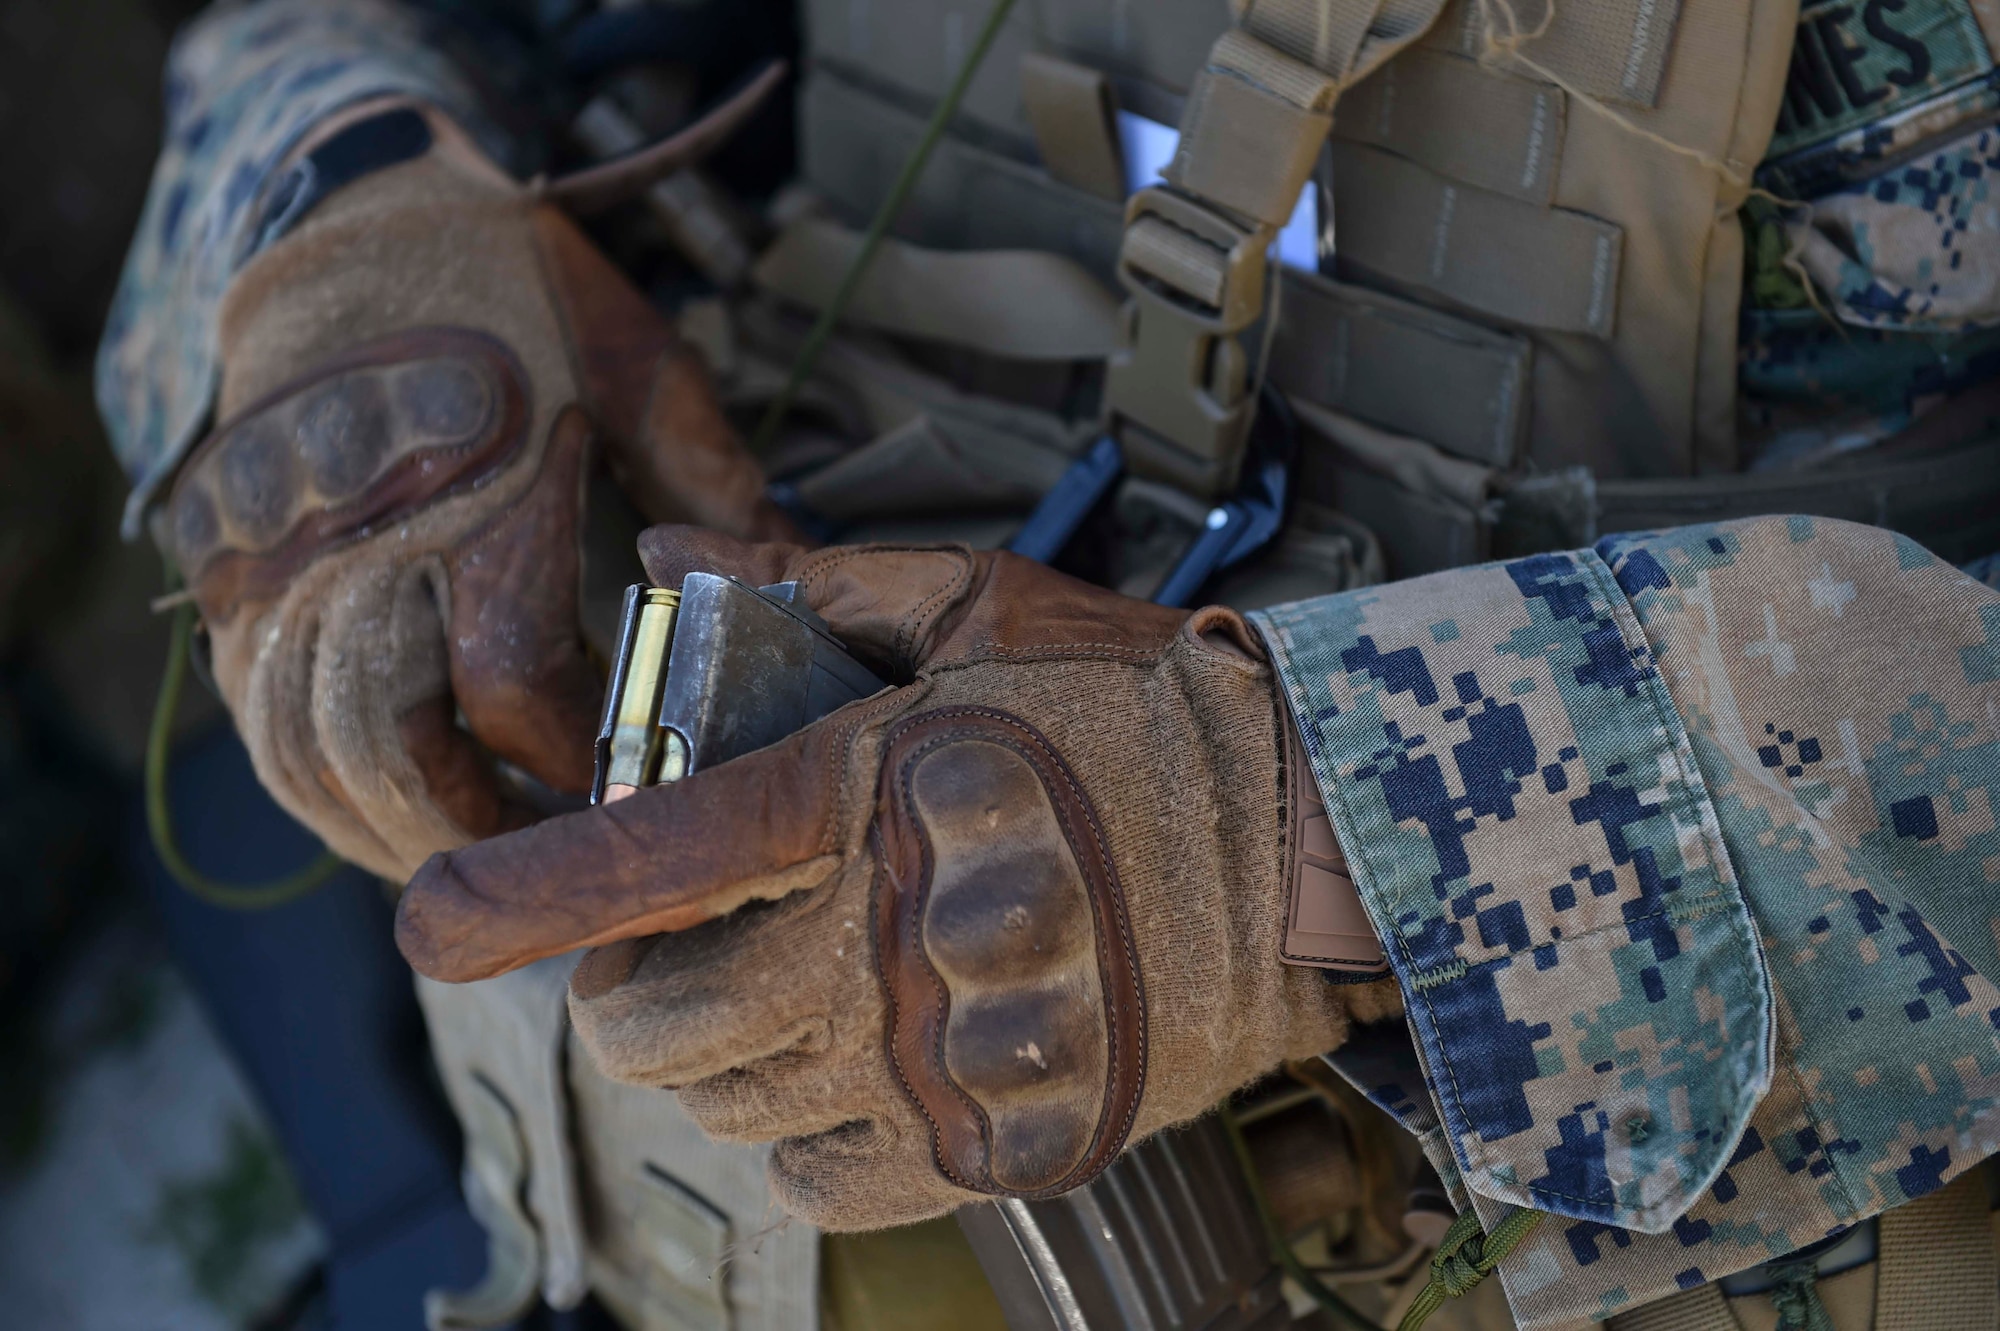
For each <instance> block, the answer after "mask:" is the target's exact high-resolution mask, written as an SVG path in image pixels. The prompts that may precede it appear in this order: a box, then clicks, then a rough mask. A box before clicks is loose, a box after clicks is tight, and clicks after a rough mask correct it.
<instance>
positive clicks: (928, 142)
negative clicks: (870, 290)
mask: <svg viewBox="0 0 2000 1331" xmlns="http://www.w3.org/2000/svg"><path fill="white" fill-rule="evenodd" d="M1013 8H1014V0H996V3H995V4H994V6H993V12H992V13H991V14H989V15H987V18H986V26H985V27H984V28H982V29H981V30H980V33H979V40H978V41H976V42H974V43H973V46H972V50H971V51H969V52H967V53H966V57H965V63H963V64H961V65H960V66H959V67H958V77H957V78H955V79H953V80H952V84H951V87H950V88H948V89H947V90H946V91H945V94H944V100H943V101H941V102H939V103H938V105H937V110H935V111H933V112H932V113H931V121H930V123H929V124H928V125H926V126H924V136H923V138H921V139H919V140H918V141H917V147H916V150H915V151H914V152H912V153H911V154H910V155H909V157H908V158H907V159H905V161H904V162H903V170H902V172H901V173H900V174H899V175H898V176H897V177H896V183H895V184H894V185H891V186H890V187H889V194H888V197H886V198H884V199H883V200H882V206H881V207H880V208H877V209H876V210H875V220H874V221H872V222H870V223H869V224H868V235H867V237H866V238H865V239H863V240H862V242H861V249H860V252H859V253H857V254H856V255H855V256H854V259H853V261H852V262H850V263H849V264H848V265H847V271H846V272H844V273H842V274H841V275H840V285H839V286H838V287H837V288H835V290H834V293H833V299H832V300H831V301H829V302H827V306H826V308H825V309H823V310H821V311H820V312H819V319H818V320H817V321H816V322H815V323H814V324H813V326H812V331H811V332H810V333H808V334H806V340H805V344H804V345H803V346H801V347H800V348H799V354H798V355H797V356H796V357H794V358H793V360H792V368H791V372H790V373H789V374H788V375H786V376H785V386H784V388H783V389H781V390H780V391H779V393H778V396H777V397H776V398H774V399H772V402H771V406H770V408H769V409H768V410H767V411H765V413H764V419H763V420H762V421H760V422H758V425H757V433H756V434H754V435H752V436H751V438H750V451H751V453H753V454H755V455H756V456H759V457H761V456H763V454H764V450H765V449H766V448H768V447H769V446H770V443H771V441H772V440H773V439H774V438H776V437H777V433H778V427H779V426H780V425H782V424H784V421H785V416H786V415H787V414H788V413H789V412H790V411H791V409H792V402H793V400H794V399H796V398H797V397H798V395H799V389H800V388H801V387H802V386H804V384H805V381H806V378H807V376H809V375H810V374H811V373H812V371H813V366H815V365H816V364H818V363H819V354H820V352H822V351H824V350H825V349H826V343H827V339H829V338H831V337H832V336H833V328H834V325H835V324H836V323H838V322H839V321H840V316H841V314H842V313H843V312H845V311H846V309H847V302H848V301H849V300H850V299H851V298H852V297H853V295H854V289H855V288H856V287H858V286H859V285H861V277H862V274H864V273H866V272H867V271H868V265H869V263H870V262H871V261H872V260H873V259H874V258H875V251H876V249H877V248H879V247H880V246H881V243H882V237H883V236H885V235H887V234H888V232H889V224H890V223H891V222H893V221H895V220H896V214H897V213H900V212H901V211H903V204H904V202H905V201H906V200H907V199H908V198H909V197H910V191H911V190H912V189H914V188H915V187H916V183H917V178H918V177H919V176H921V175H922V174H923V172H924V163H925V162H927V161H929V160H930V155H931V149H932V148H935V147H936V146H937V141H938V140H939V139H941V138H943V137H944V130H945V126H946V125H947V124H949V123H950V122H951V118H952V116H953V115H954V114H956V113H957V111H958V104H959V103H960V102H961V101H963V100H964V98H965V90H966V89H967V88H969V87H970V86H972V76H973V75H974V74H975V73H977V72H978V70H979V65H980V62H981V61H983V60H984V59H985V58H986V52H987V48H989V47H991V46H992V45H993V39H994V38H995V37H998V36H999V35H1000V25H1001V24H1002V23H1004V22H1006V19H1007V14H1008V12H1009V11H1010V10H1012V9H1013Z"/></svg>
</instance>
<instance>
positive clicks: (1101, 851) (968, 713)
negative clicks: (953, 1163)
mask: <svg viewBox="0 0 2000 1331" xmlns="http://www.w3.org/2000/svg"><path fill="white" fill-rule="evenodd" d="M955 717H977V718H980V719H983V720H988V721H993V722H996V723H998V724H999V725H1001V726H1002V727H1004V728H1005V729H1006V730H1007V731H1008V732H1009V733H1010V734H1012V735H1017V736H1019V737H1020V739H1021V740H1025V741H1026V742H1027V743H1028V744H1030V745H1032V746H1033V747H1034V748H1035V749H1036V750H1038V751H1039V752H1040V753H1041V754H1043V755H1044V756H1045V757H1046V758H1047V759H1048V760H1049V761H1048V766H1050V767H1052V768H1053V769H1054V770H1055V772H1056V774H1057V775H1058V776H1060V777H1061V778H1062V781H1063V784H1064V785H1065V786H1066V787H1067V788H1068V789H1069V792H1070V795H1071V797H1072V798H1073V799H1074V800H1075V802H1076V803H1077V804H1078V805H1080V806H1081V807H1083V808H1084V809H1086V810H1088V809H1090V808H1091V807H1092V806H1091V804H1090V801H1089V799H1088V798H1087V797H1086V796H1085V794H1084V792H1083V789H1082V787H1081V786H1079V785H1078V784H1077V781H1076V778H1075V776H1074V775H1073V774H1072V773H1071V772H1070V770H1069V765H1068V764H1067V763H1065V762H1064V761H1063V760H1062V755H1061V754H1059V753H1057V752H1056V750H1055V748H1054V747H1053V746H1052V745H1050V744H1049V743H1048V742H1047V740H1046V739H1044V738H1043V737H1042V736H1041V735H1040V734H1039V733H1037V732H1036V731H1035V730H1034V729H1033V728H1032V727H1030V726H1028V725H1027V724H1026V723H1025V722H1023V721H1022V720H1021V719H1020V718H1019V717H1016V716H1013V715H1011V714H1009V713H1006V712H1002V711H999V710H997V709H994V708H989V707H972V706H966V707H948V708H943V709H941V710H939V711H936V712H929V713H925V714H924V715H923V716H921V717H918V718H913V722H912V723H913V724H914V723H916V722H929V721H937V720H948V719H951V718H955ZM967 738H977V739H981V740H984V741H986V742H988V743H992V742H994V737H993V736H991V735H987V734H983V733H980V732H977V731H958V732H953V733H947V734H944V735H941V736H938V737H937V738H936V739H934V740H930V741H927V742H926V743H925V744H924V745H922V746H921V747H920V748H919V749H918V750H917V751H916V752H915V753H913V754H912V755H911V756H910V757H909V758H908V759H906V760H905V761H904V764H903V770H902V772H901V773H900V774H899V776H898V788H899V789H900V790H901V791H902V794H903V799H904V803H905V805H906V806H907V805H909V804H910V803H911V797H910V795H909V791H908V779H909V773H910V771H911V769H912V768H914V767H915V765H916V762H917V760H918V759H919V758H921V757H922V756H924V755H926V754H928V753H930V752H931V751H932V750H934V749H935V748H937V747H938V746H940V745H943V744H947V743H953V742H956V741H959V740H962V739H967ZM1024 756H1025V755H1024ZM1039 775H1040V774H1039V771H1037V776H1038V778H1039ZM1056 821H1057V825H1058V826H1060V827H1062V829H1063V838H1064V840H1065V841H1066V842H1068V843H1069V846H1070V853H1071V854H1073V855H1074V854H1076V853H1077V849H1078V848H1077V845H1076V842H1075V838H1074V835H1073V833H1072V832H1071V830H1070V828H1069V826H1068V820H1067V819H1064V818H1062V817H1060V816H1058V818H1057V820H1056ZM1088 821H1089V823H1090V835H1091V840H1092V842H1093V844H1094V845H1095V846H1096V849H1097V862H1098V864H1099V865H1100V866H1101V867H1102V869H1103V871H1104V881H1105V884H1106V886H1107V888H1108V889H1109V892H1110V895H1111V903H1110V904H1111V911H1110V914H1111V915H1112V923H1113V924H1114V925H1116V926H1117V927H1118V934H1119V939H1120V943H1121V945H1122V946H1123V948H1124V952H1125V963H1126V966H1127V967H1128V968H1129V969H1130V971H1131V975H1132V986H1131V989H1132V999H1133V1002H1134V1003H1135V1004H1136V1005H1137V1012H1138V1021H1137V1022H1136V1023H1135V1024H1136V1026H1137V1035H1136V1038H1135V1040H1134V1044H1135V1046H1136V1048H1135V1049H1134V1051H1133V1053H1134V1055H1135V1057H1136V1058H1137V1076H1136V1078H1135V1080H1134V1087H1133V1094H1132V1099H1131V1103H1130V1104H1129V1105H1128V1106H1127V1107H1126V1110H1125V1115H1124V1118H1123V1121H1121V1122H1120V1123H1119V1124H1118V1129H1117V1133H1116V1136H1115V1140H1116V1141H1118V1142H1119V1143H1120V1144H1121V1145H1122V1144H1123V1142H1124V1141H1125V1140H1126V1138H1128V1137H1129V1136H1130V1135H1131V1131H1132V1125H1133V1123H1134V1121H1135V1120H1136V1119H1137V1117H1138V1113H1139V1105H1140V1104H1141V1103H1142V1102H1143V1101H1144V1099H1145V1094H1146V1070H1147V1068H1146V1057H1147V1031H1146V986H1145V977H1144V976H1143V974H1142V973H1141V971H1140V969H1139V958H1138V955H1137V953H1136V952H1135V950H1134V948H1133V942H1132V926H1131V916H1130V913H1129V911H1128V910H1127V907H1126V901H1125V889H1124V885H1123V884H1122V883H1120V882H1119V881H1118V873H1117V869H1116V867H1115V866H1114V865H1113V863H1112V860H1111V853H1110V849H1109V847H1107V846H1106V845H1105V844H1104V833H1103V830H1102V829H1101V828H1100V827H1099V826H1098V825H1097V820H1096V819H1095V818H1094V817H1093V818H1091V819H1089V820H1088ZM912 823H913V825H918V824H916V820H914V819H912ZM880 844H881V843H880V839H879V837H878V838H877V839H876V845H877V848H878V853H879V848H880ZM923 846H924V863H925V867H926V868H927V869H928V868H929V866H930V843H929V839H928V838H925V839H924V840H923ZM1078 858H1079V859H1081V858H1082V857H1081V856H1079V857H1078ZM879 862H880V863H882V864H884V865H885V866H886V865H887V863H888V860H887V857H886V856H881V857H879ZM890 877H891V879H892V880H893V881H895V882H896V884H897V886H898V889H899V890H900V887H901V881H900V879H897V878H896V876H895V875H894V874H893V873H891V875H890ZM920 904H921V903H920ZM1093 914H1094V912H1093ZM911 919H912V929H913V930H914V928H915V919H916V913H915V912H913V913H912V916H911ZM1104 932H1105V931H1104V930H1100V929H1097V928H1096V927H1095V923H1094V922H1093V928H1092V933H1093V935H1095V940H1094V941H1095V942H1096V950H1097V957H1098V968H1099V971H1100V973H1103V972H1105V971H1108V969H1109V968H1108V967H1107V966H1106V965H1105V962H1106V960H1107V958H1106V956H1105V952H1106V948H1107V946H1108V943H1107V940H1106V939H1105V938H1104V937H1103V934H1104ZM914 941H915V940H914V938H913V939H912V944H913V946H914ZM916 955H917V956H918V957H919V959H920V960H922V961H923V964H924V969H925V972H926V973H927V974H930V975H931V976H932V977H933V980H934V981H935V980H936V973H935V972H934V971H933V970H932V969H931V966H930V961H929V958H928V957H926V956H924V955H923V953H922V952H921V951H918V952H917V953H916ZM880 965H881V959H880V958H879V957H878V958H877V968H878V971H879V969H880ZM1111 1001H1112V1000H1111V995H1110V994H1109V993H1108V992H1107V994H1106V997H1105V1005H1106V1008H1107V1011H1106V1014H1105V1016H1106V1022H1105V1026H1106V1042H1107V1044H1108V1045H1109V1046H1110V1054H1111V1058H1110V1061H1109V1064H1108V1066H1109V1067H1116V1066H1117V1063H1118V1057H1117V1050H1118V1026H1117V1022H1116V1021H1115V1020H1112V1019H1111V1013H1110V1011H1109V1010H1108V1009H1109V1008H1110V1005H1111ZM948 1002H949V1000H948V998H947V999H946V1003H947V1010H948ZM892 1038H893V1037H892ZM938 1038H939V1040H940V1041H942V1039H943V1027H942V1026H940V1028H939V1037H938ZM939 1068H940V1071H943V1070H944V1069H943V1066H942V1059H941V1057H940V1062H939ZM896 1071H897V1075H898V1076H899V1077H901V1076H903V1070H902V1066H901V1064H900V1063H898V1065H897V1069H896ZM944 1079H945V1081H946V1082H947V1083H948V1084H949V1085H951V1087H952V1088H953V1090H954V1092H956V1093H957V1094H958V1095H959V1098H960V1099H961V1100H963V1099H964V1093H963V1092H962V1091H961V1090H959V1087H958V1083H957V1082H956V1080H954V1079H952V1078H951V1077H950V1075H949V1074H948V1073H946V1075H945V1078H944ZM904 1087H905V1089H906V1090H908V1089H909V1083H908V1081H907V1079H905V1081H904ZM1105 1090H1106V1095H1107V1096H1109V1094H1110V1090H1111V1088H1110V1086H1109V1085H1108V1084H1107V1086H1106V1088H1105ZM909 1093H910V1098H911V1099H913V1100H915V1099H916V1094H915V1092H914V1091H910V1092H909ZM918 1108H919V1109H920V1110H922V1108H923V1106H922V1103H921V1102H920V1101H919V1102H918ZM974 1113H975V1114H977V1115H978V1117H979V1120H980V1122H981V1123H988V1120H987V1117H986V1115H985V1113H984V1112H983V1111H981V1110H979V1109H978V1108H977V1107H976V1106H974ZM924 1116H925V1118H929V1117H930V1115H929V1113H928V1112H927V1111H926V1112H925V1114H924ZM1104 1126H1105V1125H1103V1124H1100V1125H1099V1131H1098V1132H1097V1133H1096V1134H1094V1135H1093V1141H1092V1152H1091V1153H1092V1154H1094V1153H1095V1151H1096V1149H1097V1147H1098V1146H1099V1145H1100V1144H1101V1143H1102V1142H1103V1141H1105V1140H1107V1137H1106V1135H1105V1134H1104V1132H1103V1127H1104ZM933 1127H934V1128H935V1123H933ZM935 1140H936V1138H935V1137H934V1138H933V1141H934V1142H935ZM1085 1159H1086V1160H1088V1155H1086V1157H1085ZM938 1163H939V1167H940V1170H941V1171H942V1172H944V1173H946V1174H947V1175H948V1176H949V1175H950V1173H951V1171H950V1170H949V1169H946V1168H945V1167H944V1165H943V1161H942V1159H940V1160H939V1162H938ZM1106 1163H1107V1164H1108V1163H1109V1162H1108V1161H1107V1162H1106ZM1101 1168H1102V1167H1100V1170H1099V1171H1098V1172H1101ZM1074 1177H1075V1171H1074V1170H1073V1171H1071V1174H1070V1175H1068V1176H1065V1178H1063V1179H1062V1180H1060V1181H1059V1182H1057V1183H1056V1184H1054V1185H1052V1187H1051V1188H1049V1189H1043V1190H1038V1191H1037V1192H1035V1193H1031V1194H1025V1195H1028V1196H1050V1195H1054V1194H1055V1193H1056V1192H1057V1191H1061V1190H1066V1189H1067V1188H1068V1187H1072V1186H1079V1184H1077V1183H1074V1182H1072V1180H1073V1179H1074ZM1010 1195H1013V1194H1010Z"/></svg>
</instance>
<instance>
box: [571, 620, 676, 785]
mask: <svg viewBox="0 0 2000 1331" xmlns="http://www.w3.org/2000/svg"><path fill="white" fill-rule="evenodd" d="M680 604H681V594H680V593H679V592H677V591H670V590H668V589H667V588H665V587H644V586H638V587H630V588H627V589H626V592H625V614H624V623H623V624H622V626H621V628H620V632H619V635H618V639H619V641H618V659H617V664H616V667H615V669H614V671H613V674H612V677H611V684H610V688H609V690H608V691H607V696H606V697H605V701H604V721H603V724H602V725H601V727H600V728H599V731H598V764H597V789H596V790H595V791H593V792H592V802H593V803H598V804H609V803H611V802H613V801H616V800H621V799H623V798H625V797H626V796H627V795H630V794H632V793H633V792H634V791H636V790H638V789H639V788H640V787H641V786H651V785H657V784H659V783H660V782H662V781H678V780H680V778H681V777H682V776H683V775H685V774H686V770H687V754H686V751H685V748H686V746H685V744H684V743H683V742H682V741H681V740H680V737H679V736H678V735H675V734H673V733H671V732H669V731H663V730H662V729H661V728H660V695H661V691H662V689H663V688H664V687H665V685H666V681H667V657H668V654H669V653H670V652H671V651H672V649H673V642H674V621H675V619H676V618H677V617H678V615H679V611H680Z"/></svg>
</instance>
